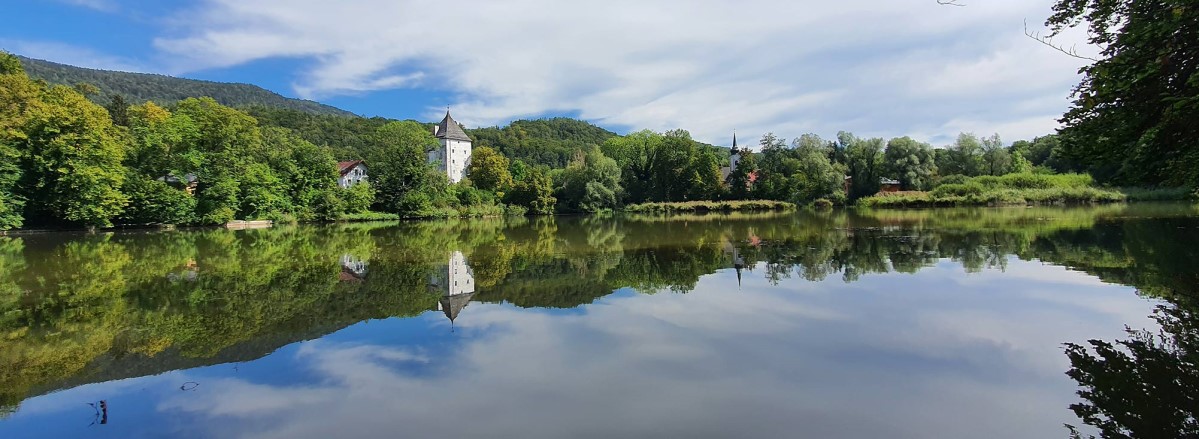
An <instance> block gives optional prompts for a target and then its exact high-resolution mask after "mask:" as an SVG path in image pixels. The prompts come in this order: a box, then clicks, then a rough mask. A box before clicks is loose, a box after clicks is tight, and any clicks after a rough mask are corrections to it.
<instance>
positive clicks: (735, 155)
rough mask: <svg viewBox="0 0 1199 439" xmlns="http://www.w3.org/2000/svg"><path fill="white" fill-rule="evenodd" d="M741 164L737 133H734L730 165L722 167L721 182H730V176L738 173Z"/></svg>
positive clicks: (730, 151)
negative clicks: (738, 166)
mask: <svg viewBox="0 0 1199 439" xmlns="http://www.w3.org/2000/svg"><path fill="white" fill-rule="evenodd" d="M740 163H741V150H740V149H737V133H736V132H733V147H732V149H730V150H729V165H728V166H721V167H720V179H721V181H725V182H727V181H729V176H730V175H733V173H734V172H737V165H738V164H740Z"/></svg>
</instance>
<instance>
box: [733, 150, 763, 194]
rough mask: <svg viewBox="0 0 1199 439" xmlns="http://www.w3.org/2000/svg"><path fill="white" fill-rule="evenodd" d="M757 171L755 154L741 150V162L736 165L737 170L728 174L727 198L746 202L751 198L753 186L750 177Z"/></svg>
mask: <svg viewBox="0 0 1199 439" xmlns="http://www.w3.org/2000/svg"><path fill="white" fill-rule="evenodd" d="M757 171H758V159H757V154H754V153H753V152H752V151H750V150H748V149H742V150H741V161H739V162H738V163H737V169H734V170H733V171H732V172H731V173H729V197H731V198H732V199H734V200H747V199H749V198H751V193H752V192H751V191H752V189H753V186H752V183H751V182H750V176H751V175H753V174H754V173H755V172H757Z"/></svg>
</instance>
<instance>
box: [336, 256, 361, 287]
mask: <svg viewBox="0 0 1199 439" xmlns="http://www.w3.org/2000/svg"><path fill="white" fill-rule="evenodd" d="M366 268H367V264H366V261H363V260H362V259H359V258H358V257H357V256H354V255H351V254H344V255H341V273H339V274H338V275H337V279H338V280H340V281H342V282H362V281H363V280H365V279H366Z"/></svg>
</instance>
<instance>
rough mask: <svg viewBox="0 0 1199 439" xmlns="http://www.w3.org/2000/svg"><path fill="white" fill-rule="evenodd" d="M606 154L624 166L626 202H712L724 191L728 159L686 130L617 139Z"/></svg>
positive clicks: (605, 148)
mask: <svg viewBox="0 0 1199 439" xmlns="http://www.w3.org/2000/svg"><path fill="white" fill-rule="evenodd" d="M602 151H603V154H604V155H605V156H607V157H611V158H612V159H614V160H616V163H617V165H618V166H620V176H621V187H623V188H624V190H625V194H626V196H625V197H624V198H625V200H624V201H625V202H628V203H641V202H646V201H683V200H688V199H712V198H714V197H715V196H718V195H719V193H720V191H721V187H722V182H721V181H720V167H719V164H721V163H723V162H724V159H723V158H718V157H717V155H716V154H717V153H716V150H715V149H714V148H712V147H709V146H705V145H703V144H701V143H699V142H696V141H694V140H692V139H691V134H690V133H688V132H687V131H685V130H672V131H667V132H666V133H662V134H659V133H655V132H652V131H648V130H645V131H639V132H635V133H632V134H629V135H627V136H623V137H613V138H611V139H608V141H607V142H605V143H604V145H603V148H602Z"/></svg>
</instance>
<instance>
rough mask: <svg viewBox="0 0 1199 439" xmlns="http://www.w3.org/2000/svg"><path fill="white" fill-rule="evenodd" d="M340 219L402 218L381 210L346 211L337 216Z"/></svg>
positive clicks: (387, 219) (392, 219)
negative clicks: (339, 216)
mask: <svg viewBox="0 0 1199 439" xmlns="http://www.w3.org/2000/svg"><path fill="white" fill-rule="evenodd" d="M339 219H340V220H342V221H394V220H399V219H402V218H400V216H399V215H396V214H394V213H383V212H369V211H368V212H357V213H347V214H344V215H342V216H341V218H339Z"/></svg>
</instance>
